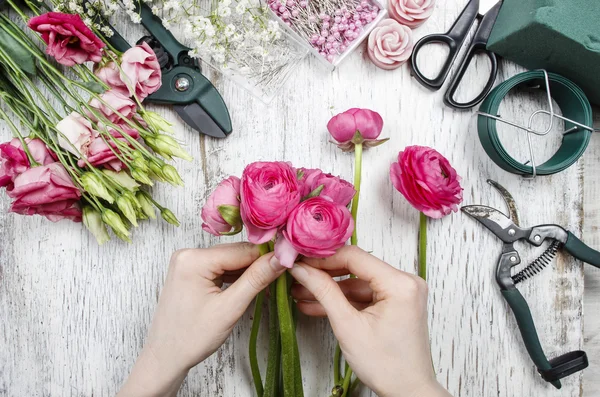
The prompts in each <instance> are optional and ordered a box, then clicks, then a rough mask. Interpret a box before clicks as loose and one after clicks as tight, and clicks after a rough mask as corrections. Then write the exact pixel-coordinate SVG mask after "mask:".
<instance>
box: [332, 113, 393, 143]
mask: <svg viewBox="0 0 600 397" xmlns="http://www.w3.org/2000/svg"><path fill="white" fill-rule="evenodd" d="M382 129H383V119H382V118H381V115H380V114H379V113H377V112H374V111H373V110H369V109H357V108H352V109H348V110H346V111H345V112H343V113H340V114H338V115H336V116H333V117H332V118H331V120H329V122H328V123H327V130H329V133H330V134H331V136H332V137H333V139H335V141H336V142H333V143H335V144H337V145H338V147H339V148H340V149H342V150H343V151H345V152H348V151H352V150H354V145H356V144H359V143H360V144H363V145H364V146H366V147H373V146H377V145H381V144H382V143H384V142H385V141H387V140H388V139H380V140H378V139H377V138H378V137H379V135H380V134H381V130H382Z"/></svg>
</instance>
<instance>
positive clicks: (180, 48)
mask: <svg viewBox="0 0 600 397" xmlns="http://www.w3.org/2000/svg"><path fill="white" fill-rule="evenodd" d="M0 1H1V0H0ZM140 3H141V4H139V5H138V6H137V10H136V12H137V13H139V15H140V17H141V22H142V25H143V26H144V27H145V28H146V30H147V31H148V32H149V33H150V35H149V36H144V37H142V38H141V39H140V40H139V41H138V44H140V43H141V42H146V43H148V45H149V46H150V47H151V48H152V50H153V51H154V53H155V54H156V57H157V59H158V62H159V64H160V67H161V71H162V82H163V84H162V86H161V88H160V89H159V90H158V91H156V92H155V93H153V94H151V95H149V96H148V97H147V98H146V99H145V100H144V103H156V104H163V105H173V108H174V109H175V111H176V112H177V113H178V114H179V116H180V117H181V118H182V119H183V120H184V121H185V122H186V123H187V124H188V125H189V126H190V127H192V128H193V129H195V130H197V131H199V132H201V133H203V134H206V135H209V136H212V137H215V138H225V137H226V136H228V135H229V134H230V133H231V131H232V126H231V117H230V116H229V111H228V110H227V106H226V105H225V102H224V101H223V98H222V97H221V94H219V92H218V91H217V89H216V88H215V87H214V86H213V85H212V84H211V82H210V81H209V80H208V79H207V78H206V77H204V75H203V74H202V73H201V69H200V65H199V64H198V61H197V60H196V59H194V58H192V57H190V56H189V55H188V53H189V51H190V49H189V48H187V47H185V46H184V45H182V44H181V43H180V42H179V41H177V40H176V39H175V37H173V34H172V33H171V32H170V31H169V30H167V29H166V28H165V27H164V26H163V24H162V21H161V20H160V18H159V17H157V16H155V15H154V14H153V13H152V10H151V9H150V8H149V7H148V6H147V5H146V4H144V3H142V2H140ZM106 26H108V27H109V28H110V29H111V30H112V32H113V35H112V36H111V37H110V38H107V40H108V41H109V42H110V43H111V45H112V46H113V47H114V48H115V49H116V50H118V51H121V52H125V51H127V50H128V49H129V48H131V46H130V45H129V43H128V42H127V41H126V40H125V39H124V38H123V37H122V36H121V35H120V34H119V32H117V31H116V30H115V29H114V28H113V27H112V26H110V25H109V24H106Z"/></svg>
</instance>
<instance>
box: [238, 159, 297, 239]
mask: <svg viewBox="0 0 600 397" xmlns="http://www.w3.org/2000/svg"><path fill="white" fill-rule="evenodd" d="M240 197H241V205H240V212H241V216H242V220H243V222H244V225H245V226H246V228H247V230H248V240H249V241H250V242H251V243H254V244H262V243H265V242H267V241H269V240H271V239H272V238H273V237H275V234H276V233H277V229H278V228H279V227H280V226H282V225H283V224H285V222H286V221H287V218H288V215H289V214H290V212H291V211H292V210H293V209H294V208H295V207H296V206H297V205H298V203H300V199H301V198H302V197H301V186H300V183H299V182H298V177H297V175H296V170H295V169H294V168H293V167H292V166H291V165H290V164H289V163H285V162H277V161H274V162H256V163H252V164H250V165H248V166H247V167H246V168H245V169H244V172H243V174H242V180H241V188H240Z"/></svg>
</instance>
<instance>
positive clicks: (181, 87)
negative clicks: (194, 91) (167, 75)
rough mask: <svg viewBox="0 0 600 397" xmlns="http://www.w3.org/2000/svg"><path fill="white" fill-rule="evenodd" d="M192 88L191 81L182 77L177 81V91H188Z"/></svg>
mask: <svg viewBox="0 0 600 397" xmlns="http://www.w3.org/2000/svg"><path fill="white" fill-rule="evenodd" d="M189 88H190V81H189V80H188V79H187V78H186V77H180V78H178V79H177V80H176V81H175V89H176V90H177V91H179V92H184V91H187V90H188V89H189Z"/></svg>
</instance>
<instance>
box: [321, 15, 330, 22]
mask: <svg viewBox="0 0 600 397" xmlns="http://www.w3.org/2000/svg"><path fill="white" fill-rule="evenodd" d="M323 20H324V21H326V22H329V21H330V20H331V17H330V16H329V15H327V14H325V17H324V18H323Z"/></svg>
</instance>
